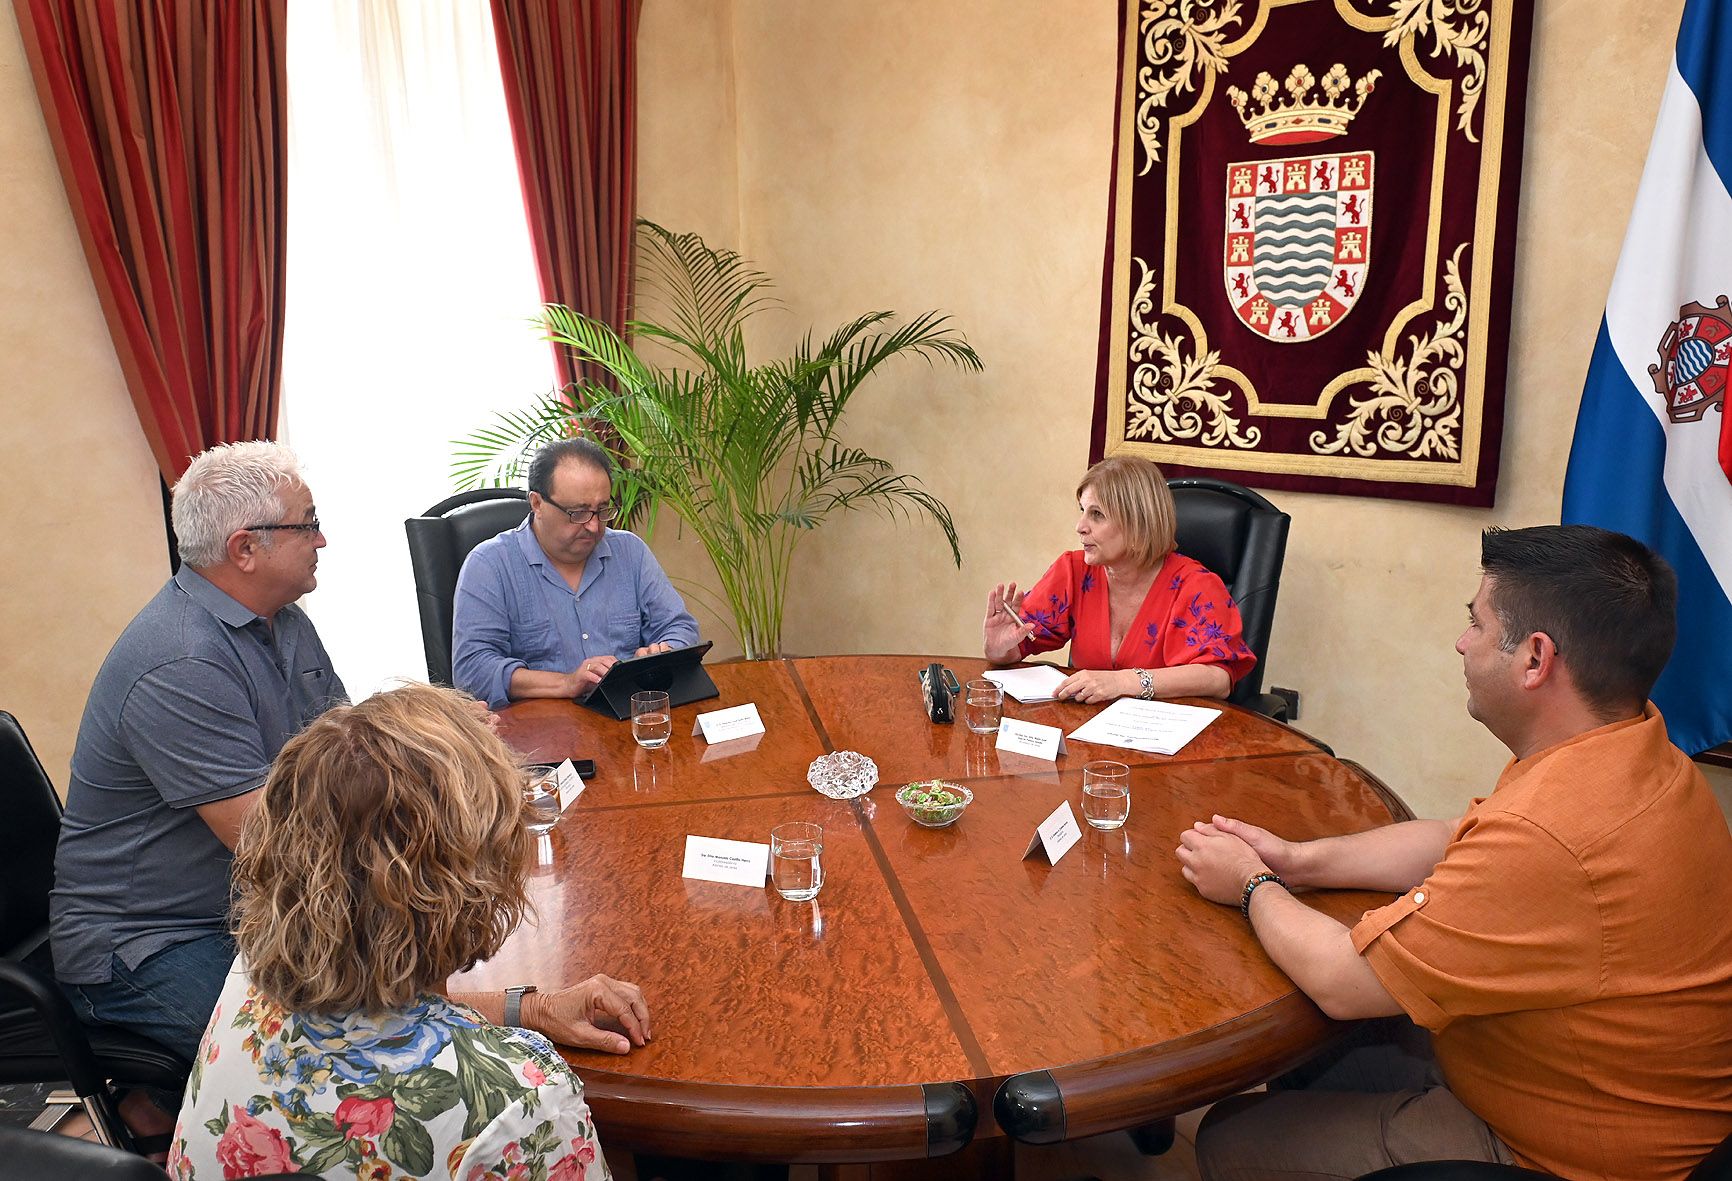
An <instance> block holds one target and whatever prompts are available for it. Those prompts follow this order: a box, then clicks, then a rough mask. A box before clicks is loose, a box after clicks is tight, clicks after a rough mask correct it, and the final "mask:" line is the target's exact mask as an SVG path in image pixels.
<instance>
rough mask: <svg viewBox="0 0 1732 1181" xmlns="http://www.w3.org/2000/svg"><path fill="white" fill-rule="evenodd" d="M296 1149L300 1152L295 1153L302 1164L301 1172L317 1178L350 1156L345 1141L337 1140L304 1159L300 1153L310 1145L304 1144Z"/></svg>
mask: <svg viewBox="0 0 1732 1181" xmlns="http://www.w3.org/2000/svg"><path fill="white" fill-rule="evenodd" d="M296 1147H297V1149H298V1150H299V1151H297V1152H296V1153H295V1159H296V1160H297V1161H298V1162H299V1163H300V1166H301V1172H303V1173H306V1174H308V1175H309V1176H317V1175H318V1174H320V1173H323V1172H324V1171H325V1170H327V1169H329V1168H331V1167H332V1166H334V1165H336V1164H337V1162H339V1161H341V1160H342V1159H343V1158H344V1157H346V1156H348V1155H349V1145H348V1142H347V1141H345V1140H336V1141H333V1142H331V1143H328V1144H324V1145H322V1146H321V1147H320V1148H319V1150H318V1151H317V1152H315V1153H313V1155H312V1156H309V1157H306V1158H304V1159H303V1158H302V1157H301V1154H300V1153H301V1151H304V1150H305V1149H306V1148H308V1147H309V1145H308V1144H307V1143H305V1142H303V1143H301V1144H299V1145H297V1146H296Z"/></svg>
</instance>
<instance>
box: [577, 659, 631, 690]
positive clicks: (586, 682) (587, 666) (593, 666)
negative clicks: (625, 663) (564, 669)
mask: <svg viewBox="0 0 1732 1181" xmlns="http://www.w3.org/2000/svg"><path fill="white" fill-rule="evenodd" d="M618 663H619V661H618V660H615V659H614V658H613V657H612V656H591V657H590V658H589V659H588V660H586V661H584V662H583V663H582V664H580V665H578V666H577V667H576V668H574V669H572V670H571V671H570V672H569V673H567V674H566V680H567V685H568V687H569V688H570V690H571V692H570V694H569V696H571V697H588V696H589V695H590V693H591V692H592V691H593V690H594V689H595V687H596V686H597V685H599V684H601V679H602V678H603V677H605V676H607V670H608V669H610V668H612V667H613V666H614V665H616V664H618Z"/></svg>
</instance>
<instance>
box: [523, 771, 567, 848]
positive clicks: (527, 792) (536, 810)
mask: <svg viewBox="0 0 1732 1181" xmlns="http://www.w3.org/2000/svg"><path fill="white" fill-rule="evenodd" d="M525 774H527V775H528V778H527V779H526V780H524V783H523V823H524V826H525V827H527V828H528V829H529V831H530V832H532V833H534V834H535V835H536V836H540V835H541V834H542V833H544V832H547V831H548V830H549V829H551V828H552V827H553V826H554V825H556V824H558V823H559V786H558V783H557V781H556V780H555V779H554V769H553V768H552V767H548V766H535V767H528V768H525Z"/></svg>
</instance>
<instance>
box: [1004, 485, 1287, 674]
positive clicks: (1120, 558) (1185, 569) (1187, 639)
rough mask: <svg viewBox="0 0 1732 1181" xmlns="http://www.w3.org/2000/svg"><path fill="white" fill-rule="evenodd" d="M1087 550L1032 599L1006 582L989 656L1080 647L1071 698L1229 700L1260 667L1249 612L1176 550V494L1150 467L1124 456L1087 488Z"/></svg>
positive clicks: (1073, 658)
mask: <svg viewBox="0 0 1732 1181" xmlns="http://www.w3.org/2000/svg"><path fill="white" fill-rule="evenodd" d="M1076 495H1077V508H1078V509H1079V510H1080V511H1081V513H1082V516H1081V518H1080V519H1078V521H1077V523H1076V531H1077V536H1078V537H1080V538H1082V549H1080V550H1073V551H1071V552H1070V553H1067V554H1063V555H1061V556H1060V558H1059V560H1058V561H1056V562H1054V563H1053V564H1052V567H1051V568H1050V569H1048V570H1047V572H1046V573H1045V574H1044V575H1043V576H1042V577H1041V580H1040V581H1039V582H1037V583H1035V585H1034V586H1033V587H1031V588H1030V589H1029V591H1028V592H1027V593H1026V594H1024V595H1022V596H1020V597H1019V596H1018V595H1017V593H1016V584H1015V583H1014V582H1013V583H1010V584H1009V585H1008V586H1006V585H1005V584H1003V583H1000V584H999V585H998V586H995V587H994V588H993V590H992V596H991V598H989V599H988V600H987V603H986V621H985V626H984V630H985V638H986V658H987V659H988V660H990V661H992V662H993V663H995V664H1014V663H1015V662H1017V661H1019V660H1022V659H1024V658H1025V657H1028V656H1032V655H1033V654H1035V653H1036V652H1051V651H1052V650H1054V649H1055V648H1062V647H1063V646H1064V645H1065V644H1067V643H1068V644H1069V645H1070V646H1071V649H1070V663H1071V665H1072V666H1073V667H1075V668H1077V669H1078V670H1080V671H1078V672H1075V673H1072V674H1071V675H1070V676H1069V677H1067V678H1065V680H1064V683H1063V684H1061V685H1059V687H1058V689H1057V690H1055V696H1057V697H1058V698H1059V699H1060V700H1069V701H1084V702H1099V701H1111V700H1113V699H1114V698H1118V697H1141V698H1143V699H1145V700H1147V699H1149V698H1153V697H1225V696H1227V694H1228V693H1229V692H1230V691H1231V690H1232V688H1233V683H1234V682H1235V681H1237V680H1238V679H1239V678H1240V677H1242V676H1244V675H1245V674H1246V673H1247V672H1249V671H1251V666H1252V665H1254V664H1256V663H1257V658H1256V657H1255V656H1253V655H1252V654H1251V649H1250V648H1248V647H1246V646H1245V641H1244V639H1243V638H1242V636H1241V632H1242V631H1243V625H1242V624H1241V623H1240V621H1239V608H1238V606H1237V605H1236V604H1235V603H1234V602H1233V598H1232V596H1231V595H1229V594H1228V593H1227V588H1226V586H1225V585H1224V584H1223V583H1222V582H1221V580H1220V579H1219V578H1217V577H1216V576H1215V575H1214V574H1211V573H1210V572H1209V571H1208V569H1207V568H1205V567H1204V566H1203V565H1202V564H1201V563H1199V562H1195V561H1192V560H1191V559H1190V558H1187V557H1185V556H1184V555H1183V554H1181V553H1179V552H1178V551H1177V550H1175V549H1174V548H1173V531H1174V513H1173V494H1172V493H1171V492H1169V491H1168V490H1167V482H1166V480H1165V479H1163V478H1162V476H1161V470H1160V469H1159V468H1157V467H1156V466H1155V465H1154V464H1152V463H1150V462H1149V461H1148V460H1146V459H1133V458H1131V457H1129V456H1114V457H1113V458H1111V459H1103V460H1101V462H1099V463H1097V464H1095V465H1094V466H1093V467H1091V468H1090V469H1089V470H1088V472H1087V473H1086V474H1085V475H1084V476H1083V478H1082V483H1081V484H1078V485H1077V490H1076Z"/></svg>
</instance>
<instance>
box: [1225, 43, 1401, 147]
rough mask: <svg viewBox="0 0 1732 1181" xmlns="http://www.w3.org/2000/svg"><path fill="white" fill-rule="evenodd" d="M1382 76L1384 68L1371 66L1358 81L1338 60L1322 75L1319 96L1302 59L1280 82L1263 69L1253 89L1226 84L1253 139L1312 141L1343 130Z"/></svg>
mask: <svg viewBox="0 0 1732 1181" xmlns="http://www.w3.org/2000/svg"><path fill="white" fill-rule="evenodd" d="M1382 76H1383V71H1381V70H1372V71H1371V72H1370V73H1368V74H1366V75H1365V76H1364V77H1363V78H1360V79H1358V80H1357V81H1356V80H1355V79H1354V78H1353V76H1352V75H1350V74H1349V73H1348V72H1347V67H1346V66H1344V65H1342V64H1341V63H1340V62H1336V63H1335V64H1334V65H1332V66H1330V67H1329V70H1328V72H1327V73H1325V74H1324V75H1323V81H1322V83H1321V86H1322V91H1323V93H1322V95H1320V96H1319V95H1314V94H1313V92H1312V87H1314V86H1317V85H1319V84H1318V82H1317V79H1316V78H1314V77H1313V76H1312V74H1311V70H1310V69H1309V68H1308V67H1307V66H1306V65H1305V63H1304V62H1300V63H1299V64H1298V65H1296V66H1294V67H1293V68H1292V70H1290V71H1288V74H1287V81H1286V82H1284V83H1281V84H1280V85H1277V84H1276V82H1275V79H1274V78H1273V77H1272V76H1271V75H1270V74H1269V73H1268V72H1267V71H1265V72H1263V73H1260V74H1258V75H1257V79H1256V81H1254V82H1253V83H1251V93H1250V94H1246V93H1245V92H1244V91H1243V90H1240V89H1239V88H1238V87H1237V86H1229V87H1227V101H1228V102H1230V103H1232V104H1233V109H1234V110H1236V111H1238V112H1239V118H1240V120H1241V121H1242V122H1243V123H1244V124H1245V129H1246V130H1247V131H1248V132H1250V135H1251V142H1252V143H1254V144H1261V143H1267V144H1303V143H1314V142H1315V141H1317V140H1320V139H1328V138H1330V137H1331V136H1335V135H1343V134H1345V133H1346V131H1347V125H1348V124H1349V123H1351V122H1353V117H1354V116H1355V115H1357V114H1359V110H1360V108H1361V107H1363V106H1364V105H1365V99H1366V97H1367V96H1368V95H1370V94H1371V92H1372V91H1373V90H1375V89H1376V88H1377V80H1378V79H1379V78H1381V77H1382ZM1282 90H1285V91H1286V92H1287V96H1288V97H1287V98H1285V99H1283V98H1281V97H1280V93H1281V91H1282Z"/></svg>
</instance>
